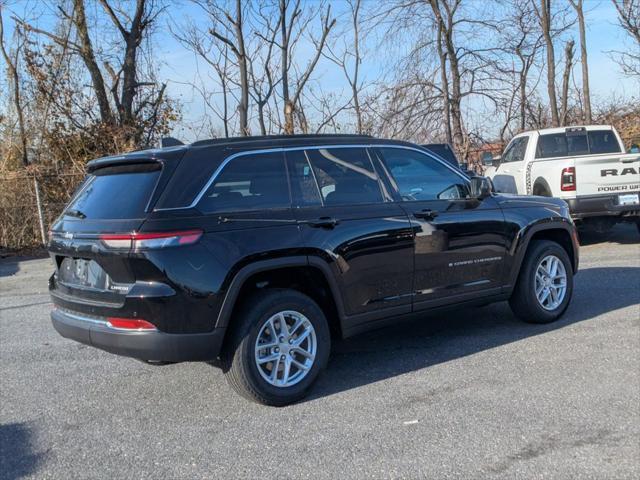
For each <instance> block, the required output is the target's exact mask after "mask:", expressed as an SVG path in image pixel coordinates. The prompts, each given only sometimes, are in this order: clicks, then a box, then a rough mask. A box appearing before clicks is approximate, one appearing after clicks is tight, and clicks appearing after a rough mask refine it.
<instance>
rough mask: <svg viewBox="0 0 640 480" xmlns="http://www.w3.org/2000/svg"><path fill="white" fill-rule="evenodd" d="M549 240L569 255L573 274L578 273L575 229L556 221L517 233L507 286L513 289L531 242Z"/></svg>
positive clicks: (528, 227) (566, 221) (570, 225)
mask: <svg viewBox="0 0 640 480" xmlns="http://www.w3.org/2000/svg"><path fill="white" fill-rule="evenodd" d="M535 240H550V241H553V242H555V243H557V244H559V245H560V246H561V247H562V248H564V250H565V251H566V252H567V255H569V259H570V260H571V266H572V270H573V273H574V274H575V273H577V271H578V263H579V247H578V237H577V232H576V228H575V226H574V225H573V224H571V223H569V221H568V220H565V219H563V220H561V221H560V220H558V221H553V222H544V223H538V224H533V225H529V226H527V227H526V228H524V229H523V230H521V231H520V233H519V239H518V240H517V241H516V242H515V252H512V254H513V257H514V263H513V268H512V269H511V274H510V277H509V286H510V288H511V289H513V287H515V284H516V281H517V279H518V275H519V273H520V269H521V268H522V263H523V262H524V258H525V256H526V253H527V251H528V250H529V247H530V245H531V242H532V241H535Z"/></svg>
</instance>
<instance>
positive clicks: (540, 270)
mask: <svg viewBox="0 0 640 480" xmlns="http://www.w3.org/2000/svg"><path fill="white" fill-rule="evenodd" d="M549 270H551V271H549ZM572 293H573V268H572V265H571V260H570V259H569V255H568V254H567V252H566V251H565V249H564V248H562V247H561V246H560V245H559V244H557V243H555V242H552V241H549V240H534V241H532V242H531V244H530V245H529V248H528V249H527V252H526V254H525V259H524V261H523V262H522V266H521V268H520V273H519V275H518V281H517V283H516V286H515V289H514V291H513V294H512V295H511V298H510V299H509V305H510V306H511V310H512V311H513V313H514V314H515V315H516V316H517V317H518V318H520V319H522V320H524V321H525V322H529V323H550V322H553V321H554V320H557V319H558V318H559V317H560V316H561V315H562V314H563V313H564V312H565V310H566V309H567V307H568V306H569V302H570V301H571V295H572Z"/></svg>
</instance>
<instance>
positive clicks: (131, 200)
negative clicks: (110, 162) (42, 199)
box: [65, 165, 161, 219]
mask: <svg viewBox="0 0 640 480" xmlns="http://www.w3.org/2000/svg"><path fill="white" fill-rule="evenodd" d="M102 170H103V171H102V172H101V171H100V170H97V171H96V172H94V174H92V175H90V176H89V177H88V178H87V180H86V181H85V183H84V185H83V186H82V187H81V188H80V191H79V194H77V195H76V197H75V198H73V200H72V201H71V203H69V205H68V206H67V209H66V210H65V216H70V217H77V218H90V219H93V218H95V219H123V218H143V217H144V216H145V210H146V207H147V203H149V199H150V198H151V195H152V193H153V189H154V188H155V186H156V183H157V182H158V178H159V177H160V171H161V170H160V166H159V165H157V166H156V165H153V166H145V167H142V168H141V169H138V171H135V170H134V171H132V169H131V168H127V169H126V170H122V169H120V170H119V169H117V168H109V169H102Z"/></svg>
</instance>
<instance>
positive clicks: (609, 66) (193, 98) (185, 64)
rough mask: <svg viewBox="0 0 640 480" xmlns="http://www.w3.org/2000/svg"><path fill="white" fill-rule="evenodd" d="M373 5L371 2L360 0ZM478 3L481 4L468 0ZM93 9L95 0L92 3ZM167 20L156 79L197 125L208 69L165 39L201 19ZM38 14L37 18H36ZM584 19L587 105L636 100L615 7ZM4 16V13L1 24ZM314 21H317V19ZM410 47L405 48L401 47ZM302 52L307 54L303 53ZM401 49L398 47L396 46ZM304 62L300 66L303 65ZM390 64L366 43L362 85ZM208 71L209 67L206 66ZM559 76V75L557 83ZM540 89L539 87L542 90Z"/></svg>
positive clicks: (598, 6) (333, 76)
mask: <svg viewBox="0 0 640 480" xmlns="http://www.w3.org/2000/svg"><path fill="white" fill-rule="evenodd" d="M365 1H375V0H365ZM472 1H482V0H472ZM95 3H96V5H95V7H94V8H99V7H98V6H97V0H95ZM9 7H10V8H11V9H12V10H14V11H16V12H20V11H21V10H27V11H29V12H30V16H31V17H32V18H38V20H36V23H39V24H40V25H41V26H44V27H46V26H47V24H48V23H49V24H50V23H51V15H50V8H49V7H45V4H44V3H41V2H39V1H38V0H14V1H10V3H9ZM332 9H333V12H334V14H336V15H340V14H343V13H344V12H345V10H346V3H344V2H341V1H340V0H338V1H333V2H332ZM169 11H170V13H171V15H170V16H169V17H168V18H167V17H165V18H163V19H162V20H160V24H159V25H158V26H157V30H158V32H157V35H156V37H155V48H156V52H158V53H157V59H158V60H159V63H160V67H159V68H160V75H159V77H160V78H161V79H167V80H168V87H167V93H168V94H169V95H170V96H171V97H173V98H176V99H178V100H179V101H180V103H181V104H182V114H183V120H184V124H186V125H193V124H194V123H197V122H198V121H199V119H200V118H201V117H202V115H203V113H204V111H205V110H204V107H203V102H202V100H201V99H200V97H199V95H198V94H197V93H195V92H194V90H193V88H192V87H191V86H190V85H189V84H190V83H192V82H193V81H194V80H195V79H196V78H198V77H199V76H200V77H203V78H206V76H207V75H208V67H206V66H204V65H202V64H201V62H199V61H198V60H197V58H196V57H195V55H194V54H193V53H191V52H189V51H188V50H186V49H185V48H184V47H183V46H182V45H180V43H179V42H178V41H177V40H176V39H175V38H174V37H173V36H172V35H171V34H170V32H169V29H170V28H173V29H175V28H178V29H179V28H180V25H181V24H182V23H183V22H184V21H185V20H186V19H187V18H192V19H195V21H200V20H203V19H202V15H201V13H200V11H199V9H198V8H197V7H194V6H193V4H192V3H191V2H188V1H186V0H173V1H172V2H171V3H170V10H169ZM40 14H41V15H40ZM585 15H586V23H587V44H588V55H589V66H590V83H591V90H592V97H593V99H592V103H594V104H597V103H598V101H606V100H607V99H611V98H612V97H621V96H625V97H640V86H639V83H638V81H637V79H631V78H628V77H624V76H623V75H622V74H621V72H620V68H619V67H618V65H617V64H616V63H615V62H614V60H613V59H612V58H611V54H610V53H608V52H610V51H612V50H625V49H627V48H629V47H630V43H629V41H627V39H626V38H625V34H624V32H623V31H622V30H621V29H620V27H619V26H618V25H617V17H616V11H615V8H614V6H613V5H612V4H611V2H610V1H608V0H585ZM7 16H8V15H6V14H5V22H7V18H6V17H7ZM318 22H319V20H318ZM8 27H9V28H8V31H6V32H5V38H6V39H10V38H11V33H12V32H11V25H8ZM163 31H166V34H163V33H162V32H163ZM572 36H573V38H574V39H576V60H579V54H580V53H579V52H580V50H579V39H578V32H577V27H576V29H575V32H572ZM300 47H301V50H300V55H301V56H302V57H304V56H305V53H309V54H310V50H311V49H310V48H307V47H309V46H308V45H306V46H305V45H304V44H301V46H300ZM405 47H410V45H405ZM305 48H306V49H307V50H309V52H305ZM401 48H402V46H401ZM556 58H557V61H561V60H562V47H561V46H558V47H557V49H556ZM302 63H304V61H303V62H302ZM389 63H390V58H389V55H388V54H386V53H384V52H380V51H379V49H376V45H375V42H370V44H369V45H368V49H367V51H365V57H364V59H363V64H362V67H361V75H362V77H363V79H364V81H365V83H373V82H375V81H376V80H377V79H378V78H379V77H380V76H381V74H382V72H384V71H386V70H387V69H388V68H387V67H388V65H389ZM209 68H210V67H209ZM559 77H560V72H558V78H559ZM580 77H581V73H580V68H579V65H578V66H577V67H576V68H574V78H575V82H576V83H577V84H579V83H578V82H580ZM315 78H316V79H317V81H319V82H321V83H322V87H323V89H324V90H325V91H331V92H335V93H337V94H339V93H346V82H345V80H344V77H343V74H342V72H341V71H340V70H339V69H338V68H337V67H336V66H335V65H334V64H332V63H331V62H329V61H327V60H324V59H323V60H321V61H320V63H319V64H318V66H317V68H316V72H315ZM542 87H543V88H544V85H542ZM173 134H174V136H176V137H179V138H183V139H185V140H188V141H192V140H195V138H194V137H197V136H199V135H200V133H199V132H197V131H196V132H194V131H193V130H192V129H189V128H184V127H183V126H177V127H176V129H175V131H174V132H173Z"/></svg>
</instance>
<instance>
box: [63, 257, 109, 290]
mask: <svg viewBox="0 0 640 480" xmlns="http://www.w3.org/2000/svg"><path fill="white" fill-rule="evenodd" d="M58 281H60V282H61V283H63V284H65V285H68V286H72V287H82V288H92V289H96V290H107V289H108V285H109V276H108V275H107V272H105V271H104V270H103V269H102V267H101V266H100V265H98V263H97V262H96V261H95V260H87V259H84V258H70V257H65V258H64V259H63V260H62V263H60V267H59V268H58Z"/></svg>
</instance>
